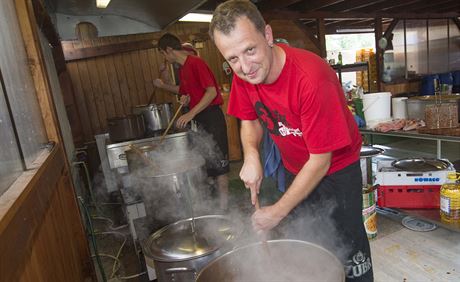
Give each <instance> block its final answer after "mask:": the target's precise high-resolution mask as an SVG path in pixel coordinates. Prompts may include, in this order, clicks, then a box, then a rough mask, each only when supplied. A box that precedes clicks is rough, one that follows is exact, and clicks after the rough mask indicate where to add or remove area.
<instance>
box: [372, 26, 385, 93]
mask: <svg viewBox="0 0 460 282" xmlns="http://www.w3.org/2000/svg"><path fill="white" fill-rule="evenodd" d="M382 31H383V28H382V18H376V19H375V22H374V32H375V60H376V65H377V91H381V81H382V74H383V51H384V50H382V48H380V47H379V40H380V39H381V38H382V37H383V36H382Z"/></svg>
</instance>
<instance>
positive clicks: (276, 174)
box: [262, 130, 286, 192]
mask: <svg viewBox="0 0 460 282" xmlns="http://www.w3.org/2000/svg"><path fill="white" fill-rule="evenodd" d="M262 149H263V160H264V176H265V177H272V178H273V179H276V180H277V182H278V190H280V191H281V192H285V191H286V176H285V173H284V172H285V171H284V166H283V162H282V161H281V154H280V151H279V149H278V147H277V146H276V144H275V142H273V139H272V138H271V137H270V134H269V133H268V131H267V130H264V135H263V148H262Z"/></svg>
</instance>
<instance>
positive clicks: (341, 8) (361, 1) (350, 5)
mask: <svg viewBox="0 0 460 282" xmlns="http://www.w3.org/2000/svg"><path fill="white" fill-rule="evenodd" d="M383 1H385V0H371V1H369V0H351V1H345V2H342V3H340V4H337V5H334V6H332V7H331V10H333V11H334V12H340V13H344V12H350V11H353V10H357V9H361V8H364V7H368V6H371V5H374V4H377V3H380V2H383Z"/></svg>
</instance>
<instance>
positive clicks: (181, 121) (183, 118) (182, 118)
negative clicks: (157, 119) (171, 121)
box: [176, 112, 195, 128]
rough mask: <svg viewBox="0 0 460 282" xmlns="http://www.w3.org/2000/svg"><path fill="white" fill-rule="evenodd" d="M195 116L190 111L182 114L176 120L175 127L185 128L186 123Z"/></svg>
mask: <svg viewBox="0 0 460 282" xmlns="http://www.w3.org/2000/svg"><path fill="white" fill-rule="evenodd" d="M194 117H195V116H194V115H193V113H192V112H188V113H186V114H184V115H182V116H180V117H179V118H178V119H177V121H176V126H177V128H185V126H186V125H187V123H189V122H190V121H191V120H192V119H193V118H194Z"/></svg>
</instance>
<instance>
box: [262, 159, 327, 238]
mask: <svg viewBox="0 0 460 282" xmlns="http://www.w3.org/2000/svg"><path fill="white" fill-rule="evenodd" d="M331 158H332V153H331V152H329V153H324V154H310V159H309V160H308V161H307V162H306V163H305V165H304V166H303V167H302V169H301V170H300V172H299V173H298V174H297V176H296V177H295V178H294V181H293V182H292V184H291V186H290V187H289V189H288V190H287V191H286V193H284V195H283V196H282V197H281V199H279V200H278V201H277V202H276V203H275V204H274V205H272V206H267V207H264V208H262V209H261V210H259V211H256V212H255V213H254V215H253V226H254V228H255V229H257V230H269V229H271V228H273V227H275V226H276V225H278V223H279V222H280V221H281V220H282V219H283V218H284V217H286V216H287V215H288V214H289V212H291V210H292V209H294V208H295V207H296V206H297V205H298V204H299V203H300V202H301V201H303V200H304V199H305V198H307V197H308V195H310V193H311V192H312V191H313V190H314V189H315V187H316V186H317V185H318V183H319V182H320V181H321V179H323V177H324V176H325V175H326V173H327V171H328V170H329V167H330V165H331Z"/></svg>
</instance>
